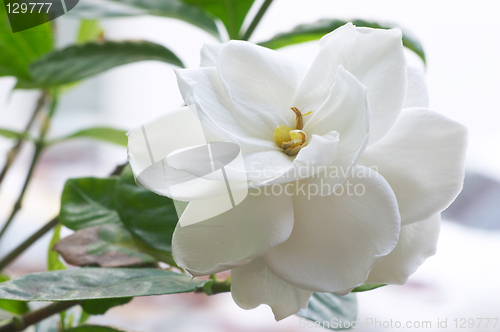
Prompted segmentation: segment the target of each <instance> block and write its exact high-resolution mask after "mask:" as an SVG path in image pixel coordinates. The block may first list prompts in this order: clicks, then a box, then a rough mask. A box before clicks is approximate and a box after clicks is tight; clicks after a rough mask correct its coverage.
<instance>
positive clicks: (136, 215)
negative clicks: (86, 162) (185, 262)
mask: <svg viewBox="0 0 500 332" xmlns="http://www.w3.org/2000/svg"><path fill="white" fill-rule="evenodd" d="M116 208H117V210H118V213H119V215H120V218H121V220H122V221H123V224H124V225H125V227H126V228H127V229H128V230H129V231H131V232H132V233H133V234H134V235H136V236H137V237H139V238H140V239H141V240H143V241H144V242H145V243H147V244H148V245H150V246H151V247H153V248H156V249H158V250H162V251H167V252H170V251H171V250H172V246H171V242H172V235H173V233H174V229H175V226H176V225H177V221H178V218H177V213H176V211H175V206H174V203H173V201H172V200H171V199H170V198H167V197H163V196H159V195H157V194H155V193H153V192H151V191H149V190H147V189H145V188H141V187H139V186H137V185H136V184H135V181H134V175H133V173H132V170H131V168H130V166H127V167H126V168H125V169H124V170H123V172H122V174H121V176H120V179H119V181H118V184H117V187H116Z"/></svg>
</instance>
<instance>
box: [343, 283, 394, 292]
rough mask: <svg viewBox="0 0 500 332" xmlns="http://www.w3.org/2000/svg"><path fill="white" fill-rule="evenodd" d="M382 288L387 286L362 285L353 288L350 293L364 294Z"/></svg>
mask: <svg viewBox="0 0 500 332" xmlns="http://www.w3.org/2000/svg"><path fill="white" fill-rule="evenodd" d="M383 286H387V284H362V285H361V286H358V287H356V288H354V289H353V290H352V291H351V292H353V293H359V292H366V291H369V290H372V289H376V288H379V287H383Z"/></svg>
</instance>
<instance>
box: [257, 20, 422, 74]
mask: <svg viewBox="0 0 500 332" xmlns="http://www.w3.org/2000/svg"><path fill="white" fill-rule="evenodd" d="M348 22H352V23H353V24H354V25H356V26H358V27H368V28H375V29H391V28H397V26H395V25H389V24H379V23H376V22H369V21H364V20H352V21H343V20H337V19H322V20H319V21H317V22H315V23H309V24H301V25H298V26H297V27H295V28H294V29H293V30H291V31H289V32H284V33H280V34H277V35H276V36H274V37H273V38H271V39H269V40H267V41H264V42H261V43H259V45H261V46H264V47H267V48H271V49H273V50H275V49H278V48H281V47H285V46H289V45H294V44H299V43H304V42H308V41H312V40H318V39H320V38H321V37H323V36H324V35H326V34H327V33H330V32H332V31H333V30H335V29H337V28H339V27H341V26H343V25H344V24H346V23H348ZM403 45H404V46H405V47H407V48H408V49H410V50H412V51H413V52H415V53H416V54H417V55H418V56H419V57H420V58H421V59H422V61H423V62H424V64H425V53H424V49H423V47H422V44H420V42H419V41H418V40H417V39H416V38H415V37H414V36H413V35H412V34H411V33H409V32H408V31H405V30H403Z"/></svg>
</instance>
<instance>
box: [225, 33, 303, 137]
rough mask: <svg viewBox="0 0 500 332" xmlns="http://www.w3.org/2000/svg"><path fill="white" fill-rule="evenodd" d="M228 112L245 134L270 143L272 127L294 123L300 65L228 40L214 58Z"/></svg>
mask: <svg viewBox="0 0 500 332" xmlns="http://www.w3.org/2000/svg"><path fill="white" fill-rule="evenodd" d="M217 70H218V72H219V76H220V80H221V82H222V85H223V86H224V88H225V91H226V93H227V96H228V98H229V100H230V101H231V112H232V114H233V115H234V117H235V118H236V119H238V121H239V122H240V123H241V125H242V126H244V127H245V128H246V129H247V130H248V131H249V132H252V133H254V134H255V135H257V136H259V137H261V138H264V139H269V140H270V141H273V135H274V128H276V126H278V125H280V124H286V125H290V124H292V123H294V122H295V113H294V112H293V111H292V110H291V109H290V108H291V107H292V106H294V105H293V104H292V100H293V96H294V94H295V90H296V89H297V86H298V84H299V83H300V81H301V80H302V77H303V75H304V74H305V72H306V69H305V68H304V66H303V65H302V64H301V63H299V62H297V61H295V60H294V59H292V58H289V57H288V56H286V55H284V54H282V53H279V52H276V51H273V50H270V49H267V48H264V47H261V46H257V45H254V44H251V43H247V42H242V41H230V42H229V43H227V44H226V46H224V47H223V48H222V49H221V51H220V53H219V56H218V58H217Z"/></svg>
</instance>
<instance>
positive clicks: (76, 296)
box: [0, 267, 206, 301]
mask: <svg viewBox="0 0 500 332" xmlns="http://www.w3.org/2000/svg"><path fill="white" fill-rule="evenodd" d="M205 282H206V280H198V279H192V278H191V277H189V276H186V275H182V274H178V273H175V272H171V271H167V270H160V269H150V268H141V269H134V268H90V267H88V268H80V269H69V270H59V271H50V272H42V273H32V274H27V275H24V276H21V277H19V278H16V279H12V280H9V281H6V282H3V283H0V298H1V299H9V300H19V301H73V300H90V299H106V298H123V297H135V296H148V295H163V294H175V293H185V292H192V291H194V290H196V289H197V288H199V287H202V286H203V285H204V284H205Z"/></svg>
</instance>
